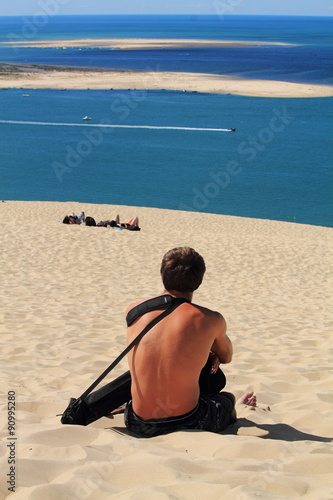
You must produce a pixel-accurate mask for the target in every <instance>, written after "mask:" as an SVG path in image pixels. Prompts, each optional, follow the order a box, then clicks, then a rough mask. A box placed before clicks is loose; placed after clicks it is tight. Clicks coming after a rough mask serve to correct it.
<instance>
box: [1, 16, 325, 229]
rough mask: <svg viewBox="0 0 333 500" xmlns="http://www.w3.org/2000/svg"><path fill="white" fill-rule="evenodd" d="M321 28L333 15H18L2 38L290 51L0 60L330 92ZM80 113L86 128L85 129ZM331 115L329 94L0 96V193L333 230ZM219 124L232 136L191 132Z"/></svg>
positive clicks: (5, 21)
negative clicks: (195, 42) (325, 86)
mask: <svg viewBox="0 0 333 500" xmlns="http://www.w3.org/2000/svg"><path fill="white" fill-rule="evenodd" d="M332 27H333V19H332V18H295V17H294V18H291V17H276V18H273V17H265V16H225V17H224V18H223V19H222V18H220V17H218V16H162V17H161V16H69V17H62V16H57V17H52V16H49V17H48V18H47V19H46V18H45V19H43V18H42V17H40V18H25V17H19V16H18V17H15V18H0V40H3V41H8V42H10V40H11V39H16V40H17V39H19V40H23V39H25V40H38V39H58V40H59V39H66V38H67V39H71V38H103V37H114V38H131V37H133V38H135V37H142V38H151V37H157V38H175V37H176V38H185V39H186V38H202V39H231V40H233V39H238V40H259V41H279V42H284V43H285V42H286V43H293V44H296V45H295V46H294V47H289V48H286V47H273V48H272V47H267V46H266V47H261V48H256V49H253V50H252V49H244V50H240V49H231V50H230V51H226V50H217V51H216V50H215V49H212V50H206V51H205V50H204V51H203V50H186V51H183V50H176V51H124V52H123V51H118V52H117V51H112V50H90V49H88V50H81V51H80V50H79V49H75V50H71V49H67V50H63V49H20V50H14V48H13V47H11V46H10V44H9V46H7V47H6V48H4V47H0V60H1V61H9V62H15V61H21V62H34V63H43V64H71V65H79V66H87V65H88V66H96V67H97V66H105V67H120V68H122V67H124V68H136V69H139V68H140V69H147V68H150V69H151V68H153V69H160V70H161V69H164V70H169V71H179V70H182V71H197V72H210V73H226V74H227V73H229V74H236V75H239V76H247V77H250V78H266V79H270V78H274V79H280V80H284V79H285V80H289V81H303V82H317V83H318V82H319V83H331V81H333V67H332V63H331V61H332V59H333V57H332V56H333V53H332V51H333V36H332V33H333V30H332ZM110 87H112V83H111V82H110ZM23 94H29V97H23ZM85 115H89V116H91V117H92V120H91V121H90V122H84V121H83V120H82V118H83V117H84V116H85ZM332 115H333V99H332V98H317V99H266V98H253V97H239V96H231V95H209V94H199V93H189V92H166V91H134V90H127V91H126V90H124V91H114V90H107V91H53V90H31V91H30V90H29V91H22V90H11V89H8V90H0V137H1V139H0V140H1V164H0V171H1V184H0V196H1V198H3V199H22V200H57V201H80V202H83V203H84V202H87V203H88V202H90V203H114V204H126V205H139V206H153V207H160V208H171V209H181V210H194V211H204V212H212V213H222V214H230V215H239V216H245V217H257V218H265V219H276V220H284V221H292V222H299V223H307V224H315V225H323V226H329V227H332V220H333V217H332V215H333V207H332V201H331V199H332V195H331V194H332V176H333V174H332V171H333V168H332V163H333V160H332V158H333V145H332ZM10 122H29V123H10ZM36 122H38V123H39V124H37V123H36ZM47 123H54V124H56V125H47ZM66 124H67V125H66ZM100 124H108V125H112V124H117V125H121V126H122V127H123V126H124V125H126V126H131V128H111V127H101V126H100ZM76 125H79V126H76ZM82 125H86V126H85V127H82ZM91 125H94V126H91ZM142 126H147V127H152V126H155V127H162V128H160V129H154V128H140V127H142ZM176 127H187V128H190V129H192V130H183V129H179V128H176ZM229 127H235V128H236V129H237V130H236V132H234V133H231V132H223V131H211V130H193V129H212V128H217V129H225V128H229Z"/></svg>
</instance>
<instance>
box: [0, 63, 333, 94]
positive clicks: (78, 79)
mask: <svg viewBox="0 0 333 500" xmlns="http://www.w3.org/2000/svg"><path fill="white" fill-rule="evenodd" d="M0 88H21V89H45V88H50V89H83V90H86V89H91V90H94V89H141V90H158V89H165V90H179V91H183V92H208V93H216V94H234V95H247V96H259V97H296V98H297V97H329V96H333V86H330V85H312V84H305V83H293V82H280V81H272V80H255V79H249V78H239V77H232V76H224V75H212V74H201V73H173V72H162V71H154V70H152V68H150V69H149V70H147V71H127V70H108V69H94V68H78V67H76V68H74V67H66V66H45V65H31V64H29V65H24V64H8V63H2V64H0Z"/></svg>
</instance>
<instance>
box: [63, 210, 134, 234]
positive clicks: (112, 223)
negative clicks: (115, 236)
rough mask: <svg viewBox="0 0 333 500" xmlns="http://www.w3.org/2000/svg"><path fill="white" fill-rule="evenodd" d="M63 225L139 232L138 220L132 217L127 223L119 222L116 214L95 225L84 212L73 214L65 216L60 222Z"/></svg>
mask: <svg viewBox="0 0 333 500" xmlns="http://www.w3.org/2000/svg"><path fill="white" fill-rule="evenodd" d="M62 222H63V223H64V224H84V225H86V226H96V227H111V228H114V229H128V230H129V231H140V227H139V218H138V217H132V218H131V219H129V221H127V222H120V217H119V215H118V214H117V215H116V217H115V218H114V219H106V220H101V221H99V222H98V223H96V221H95V219H94V218H93V217H90V216H87V217H86V216H85V213H84V212H81V213H79V214H78V215H76V214H75V213H74V212H73V213H71V214H70V215H66V216H65V217H64V219H63V221H62Z"/></svg>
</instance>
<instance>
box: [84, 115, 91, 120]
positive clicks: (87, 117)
mask: <svg viewBox="0 0 333 500" xmlns="http://www.w3.org/2000/svg"><path fill="white" fill-rule="evenodd" d="M82 120H86V121H87V120H91V118H90V116H84V117H83V118H82Z"/></svg>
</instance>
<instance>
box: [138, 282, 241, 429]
mask: <svg viewBox="0 0 333 500" xmlns="http://www.w3.org/2000/svg"><path fill="white" fill-rule="evenodd" d="M164 294H171V295H172V296H173V297H182V298H186V299H188V300H189V301H191V300H192V293H187V294H186V293H179V292H176V291H172V293H170V291H167V290H165V291H164ZM137 304H138V303H136V304H131V306H129V308H128V310H130V309H131V308H132V307H134V306H135V305H137ZM161 312H162V311H161V310H160V311H153V312H149V313H146V314H144V315H143V316H141V317H139V318H138V319H137V320H136V321H135V322H134V323H133V324H132V325H131V326H130V327H129V328H128V343H129V342H131V341H132V340H133V339H134V338H135V337H136V336H137V335H138V334H139V333H140V332H141V330H142V329H143V328H144V327H145V326H146V325H147V324H148V323H149V322H150V321H151V320H152V319H154V318H155V317H157V316H158V315H159V314H161ZM210 352H213V353H215V357H213V365H214V366H213V370H216V369H217V367H218V365H219V363H220V362H221V363H229V362H230V361H231V359H232V345H231V342H230V339H229V338H228V336H227V334H226V323H225V320H224V318H223V316H222V315H221V314H220V313H218V312H215V311H211V310H209V309H207V308H204V307H201V306H198V305H194V304H192V303H190V302H189V303H187V302H185V303H183V304H181V305H180V306H179V307H178V308H177V309H176V310H174V311H173V312H172V313H171V314H170V315H169V316H167V317H166V318H164V319H163V320H162V321H160V322H159V323H158V324H157V325H155V326H154V327H153V328H152V330H150V331H149V332H148V333H147V334H146V335H145V337H144V338H143V339H142V340H141V341H140V342H139V344H138V345H137V346H136V347H135V348H134V349H133V351H131V352H130V354H129V365H130V371H131V377H132V387H131V393H132V405H133V410H134V412H135V413H136V414H137V415H138V416H139V417H141V418H142V419H159V418H166V417H173V416H178V415H183V414H185V413H187V412H189V411H191V410H193V409H194V408H195V407H196V406H197V404H198V400H199V376H200V372H201V370H202V368H203V367H204V365H205V364H206V362H207V359H208V356H209V353H210ZM214 360H215V362H214Z"/></svg>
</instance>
